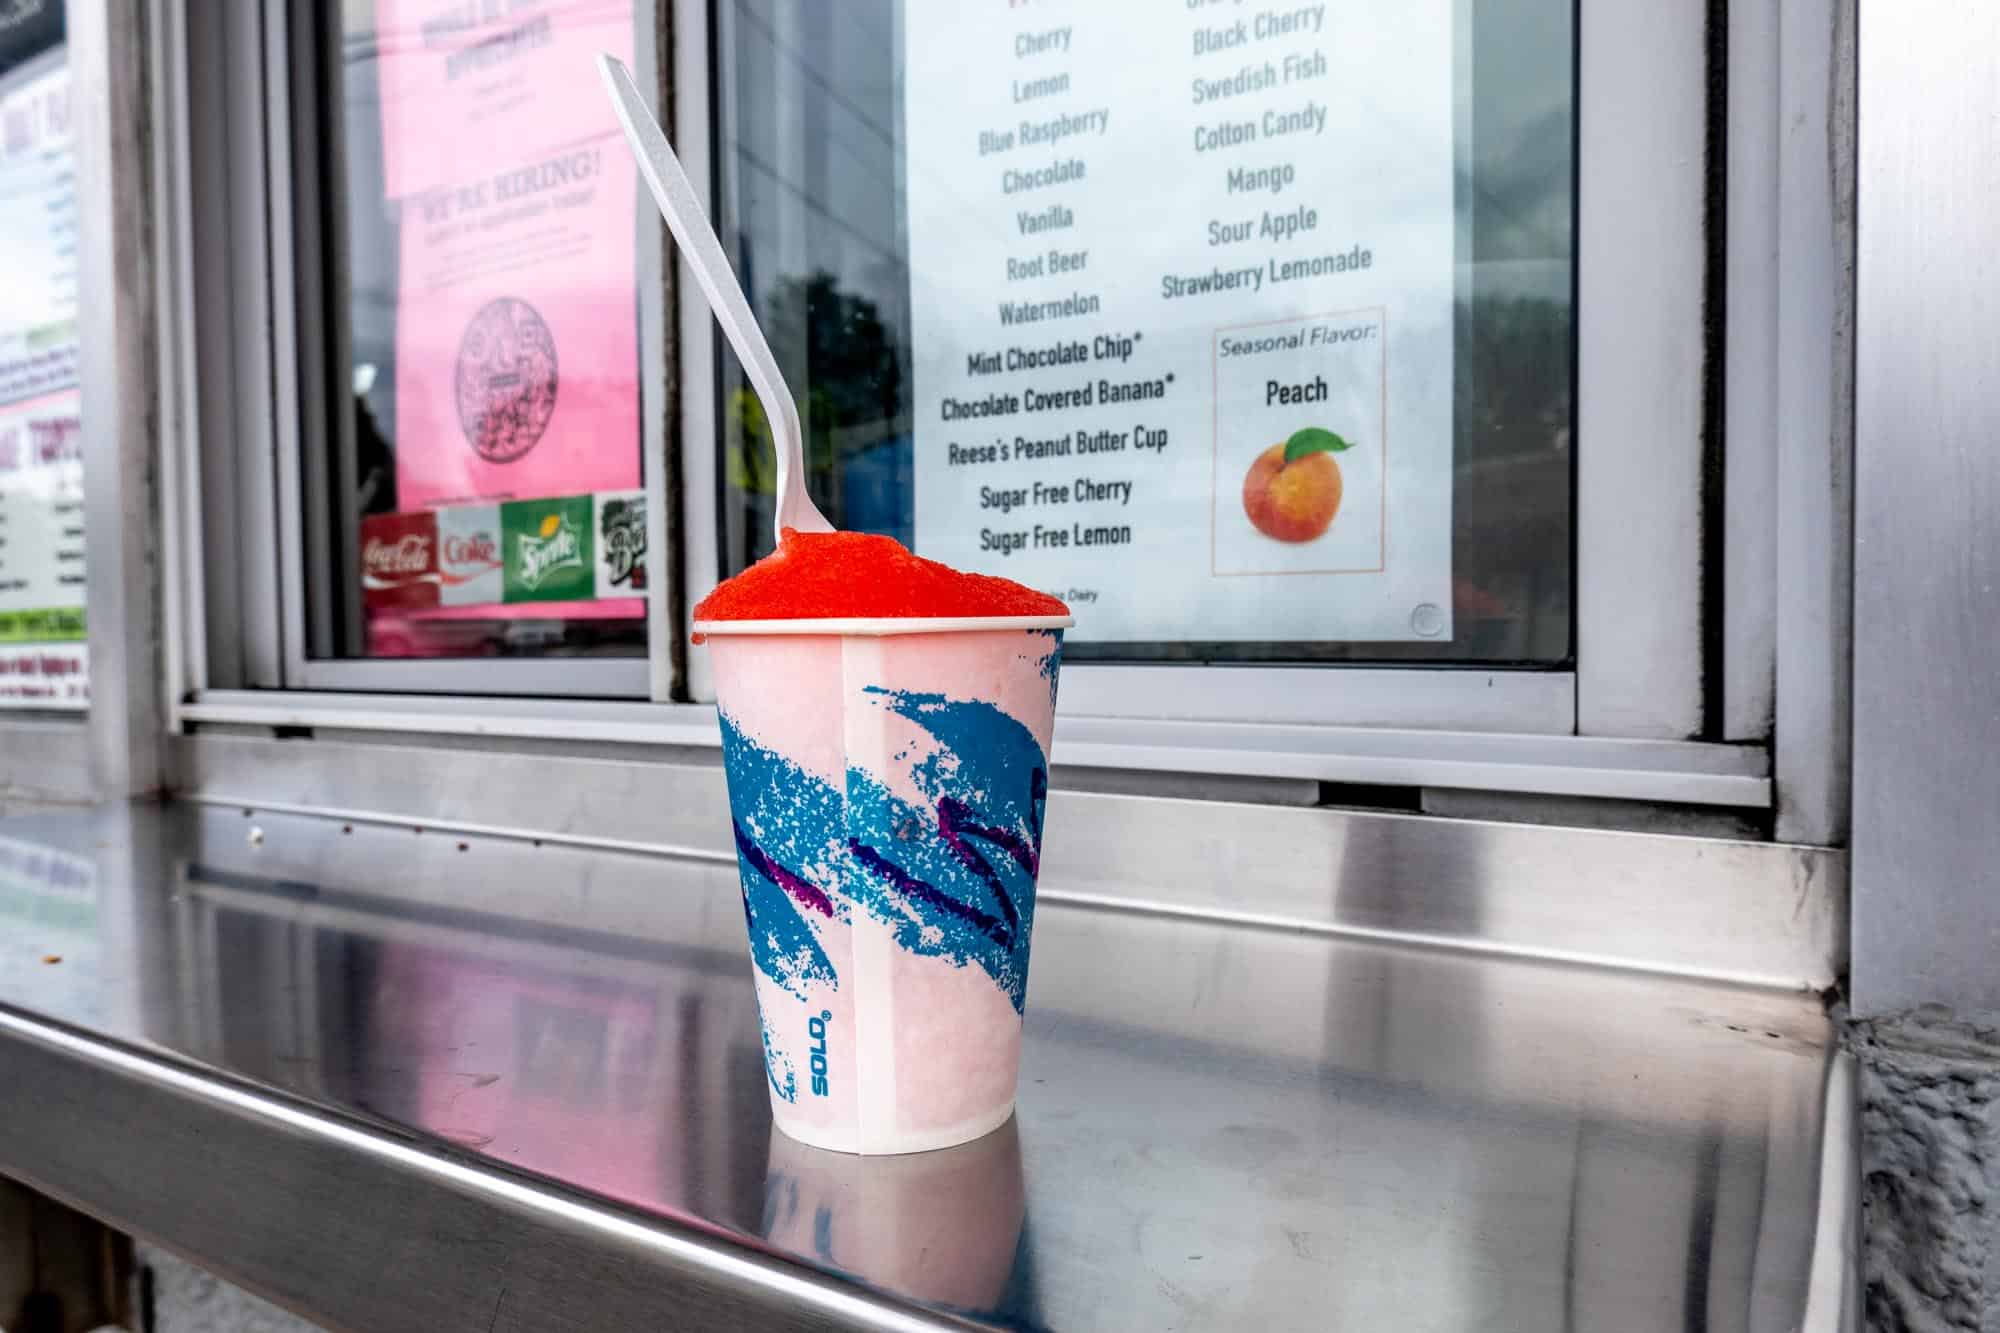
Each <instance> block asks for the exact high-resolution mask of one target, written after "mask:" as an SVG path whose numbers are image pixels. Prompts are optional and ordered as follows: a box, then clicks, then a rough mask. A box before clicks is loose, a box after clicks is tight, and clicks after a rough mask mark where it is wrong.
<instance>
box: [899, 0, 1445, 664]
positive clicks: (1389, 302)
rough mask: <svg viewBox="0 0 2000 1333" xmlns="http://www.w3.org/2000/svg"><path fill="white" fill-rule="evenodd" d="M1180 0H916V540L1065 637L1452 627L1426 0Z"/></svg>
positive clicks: (912, 53)
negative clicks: (1027, 599) (1063, 630)
mask: <svg viewBox="0 0 2000 1333" xmlns="http://www.w3.org/2000/svg"><path fill="white" fill-rule="evenodd" d="M1183 6H1184V7H1177V8H1168V9H1162V8H1161V7H1160V6H1159V5H1157V4H1142V3H1139V0H1114V2H1110V3H1099V4H1092V5H1089V6H1082V5H1076V4H1070V3H1063V2H1062V0H1047V2H1044V3H1038V2H1036V0H1028V2H1027V3H1018V4H1013V5H1002V4H998V3H983V4H979V5H972V6H958V5H947V4H943V3H918V4H912V5H911V6H909V8H908V11H907V15H906V23H905V68H906V79H907V90H908V91H907V102H906V106H907V111H906V124H905V134H906V141H907V144H908V150H907V151H908V173H907V180H908V184H907V200H908V209H909V238H910V270H911V307H912V329H911V341H912V345H913V348H914V351H913V362H914V372H915V393H914V398H915V403H914V408H915V418H916V430H915V437H916V438H915V480H916V515H915V518H916V523H915V540H916V546H917V549H918V550H919V551H920V552H921V553H922V554H924V555H927V556H930V557H933V558H936V559H941V560H945V561H948V562H950V563H952V564H956V565H960V566H962V567H968V568H973V569H978V570H982V571H986V572H991V573H999V574H1005V575H1007V576H1009V577H1012V578H1015V579H1018V580H1020V581H1022V582H1025V583H1029V584H1032V585H1034V586H1036V587H1040V588H1043V589H1046V590H1047V591H1050V592H1053V593H1055V594H1056V595H1058V596H1060V597H1063V598H1064V599H1065V600H1067V601H1069V602H1070V603H1071V605H1072V607H1073V609H1075V611H1076V612H1077V616H1078V629H1077V631H1076V636H1077V637H1078V638H1081V639H1085V640H1120V639H1123V640H1135V639H1136V640H1162V639H1165V640H1172V639H1204V640H1231V639H1234V640H1259V639H1266V640H1268V639H1290V640H1298V639H1314V638H1329V639H1403V638H1423V637H1432V636H1446V637H1448V636H1449V634H1450V599H1449V580H1450V522H1451V508H1450V505H1451V485H1450V482H1451V477H1450V466H1451V401H1452V395H1451V385H1452V364H1451V358H1452V340H1451V321H1452V302H1453V290H1454V251H1453V241H1454V216H1453V199H1452V150H1453V144H1452V133H1453V124H1452V116H1453V111H1452V106H1453V77H1454V75H1453V63H1452V62H1453V55H1452V51H1453V47H1452V34H1451V5H1450V3H1449V0H1420V2H1419V3H1391V2H1390V0H1373V2H1371V3H1364V4H1359V5H1349V6H1345V7H1342V8H1340V9H1338V10H1336V9H1335V8H1334V7H1333V6H1331V5H1329V4H1311V5H1261V6H1260V5H1256V4H1253V3H1239V2H1238V0H1183ZM1392 445H1393V447H1392ZM1280 575H1282V576H1287V577H1275V576H1280Z"/></svg>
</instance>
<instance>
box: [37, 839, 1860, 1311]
mask: <svg viewBox="0 0 2000 1333" xmlns="http://www.w3.org/2000/svg"><path fill="white" fill-rule="evenodd" d="M1039 917H1040V919H1039V921H1038V923H1037V929H1036V937H1037V938H1036V946H1035V956H1034V964H1033V976H1032V982H1031V987H1030V993H1029V1005H1028V1027H1027V1037H1026V1042H1025V1053H1024V1065H1023V1069H1022V1078H1021V1099H1020V1108H1019V1113H1018V1115H1017V1117H1016V1119H1015V1121H1013V1122H1012V1123H1011V1124H1010V1125H1009V1126H1007V1127H1006V1128H1004V1129H1003V1130H1002V1131H1000V1132H999V1133H997V1134H994V1135H991V1136H989V1137H988V1138H986V1139H984V1140H981V1141H979V1142H976V1143H973V1144H970V1145H967V1146H965V1147H962V1148H957V1149H950V1150H947V1151H944V1152H938V1153H930V1154H923V1155H919V1156H913V1157H904V1158H889V1159H857V1158H850V1157H843V1156H839V1155H836V1154H828V1153H822V1152H819V1151H816V1150H813V1149H810V1148H804V1147H800V1146H798V1145H795V1144H792V1143H791V1142H789V1141H788V1140H785V1139H784V1138H782V1137H781V1136H777V1135H775V1134H774V1133H773V1132H772V1130H771V1127H770V1116H769V1110H768V1104H767V1101H766V1093H765V1075H764V1069H763V1062H762V1058H761V1052H760V1048H759V1038H758V1026H757V1023H756V1018H755V1001H754V997H753V994H752V990H751V984H750V971H749V967H748V962H747V957H746V952H745V948H744V939H743V918H742V914H741V908H740V900H739V897H738V891H737V887H736V884H735V873H734V869H733V867H730V866H728V865H726V864H720V863H716V862H710V861H701V860H680V859H671V858H662V857H652V856H644V855H637V854H621V853H615V852H604V851H585V850H580V849H572V848H562V847H555V846H538V845H535V844H533V843H531V842H525V841H516V840H511V839H503V838H476V837H465V836H460V835H455V834H446V835H440V834H437V833H435V832H419V831H414V830H412V829H409V828H394V827H390V826H382V825H364V824H350V825H343V824H342V823H340V822H338V821H328V820H321V819H316V818H311V817H306V816H296V815H269V814H261V813H260V814H254V815H251V814H247V813H245V812H241V811H225V810H218V809H213V808H202V807H184V806H168V807H143V806H141V807H130V808H126V807H105V808H100V809H97V810H90V811H82V810H74V811H66V812H29V813H20V814H16V815H15V816H13V817H11V818H8V819H6V820H4V821H0V1172H5V1173H7V1174H11V1175H16V1176H19V1177H21V1178H23V1179H25V1180H26V1181H28V1183H30V1184H32V1185H34V1186H36V1187H37V1188H41V1189H44V1190H45V1191H47V1192H49V1193H52V1194H55V1195H58V1196H59V1197H64V1198H67V1199H69V1200H70V1201H72V1202H74V1203H76V1204H78V1205H79V1206H81V1207H83V1208H85V1209H86V1210H87V1211H92V1212H96V1213H98V1214H100V1215H102V1216H104V1217H106V1219H107V1220H109V1221H111V1222H113V1223H114V1224H117V1225H121V1226H125V1227H127V1228H129V1229H131V1230H133V1231H135V1232H137V1233H139V1234H143V1235H146V1236H148V1237H149V1238H152V1239H155V1240H157V1241H159V1242H161V1243H163V1244H166V1245H169V1246H171V1247H174V1248H176V1249H178V1250H180V1251H182V1252H183V1253H185V1254H187V1255H188V1256H189V1257H190V1258H193V1259H195V1260H196V1261H198V1262H200V1263H202V1264H204V1265H206V1266H208V1267H210V1268H212V1269H214V1270H216V1271H217V1272H219V1273H221V1274H223V1275H224V1276H228V1277H231V1278H233V1279H234V1280H236V1281H238V1282H241V1283H242V1284H243V1285H245V1286H248V1287H250V1288H251V1289H253V1290H256V1291H259V1292H260V1293H262V1294H264V1295H267V1296H270V1297H271V1298H273V1299H276V1300H278V1301H280V1302H281V1303H283V1304H286V1305H288V1306H291V1307H292V1308H294V1309H297V1310H299V1311H300V1312H301V1313H303V1314H306V1315H307V1316H309V1317H313V1318H316V1319H319V1320H321V1321H322V1322H326V1323H329V1324H332V1325H335V1326H341V1327H349V1328H359V1329H367V1330H369V1331H370V1333H375V1330H386V1329H401V1328H409V1329H426V1330H439V1329H457V1328H466V1329H480V1330H491V1329H503V1328H521V1329H527V1328H535V1329H543V1328H577V1329H585V1328H588V1329H612V1328H625V1327H654V1328H657V1327H689V1328H722V1327H739V1326H744V1327H748V1326H754V1327H759V1328H793V1327H797V1328H806V1327H857V1328H860V1327H900V1328H922V1327H937V1326H955V1325H957V1324H959V1323H961V1322H964V1321H971V1322H974V1323H980V1324H994V1325H1000V1326H1004V1327H1014V1328H1033V1329H1039V1328H1050V1329H1117V1330H1152V1329H1175V1330H1200V1329H1235V1328H1255V1329H1259V1330H1270V1331H1275V1330H1282V1329H1292V1328H1315V1329H1317V1328H1328V1327H1356V1328H1396V1329H1399V1330H1432V1329H1440V1330H1442V1329H1474V1328H1476V1329H1482V1330H1488V1329H1537V1330H1539V1329H1598V1328H1605V1329H1618V1330H1631V1331H1643V1330H1649V1329H1697V1328H1699V1329H1711V1330H1722V1329H1746V1330H1761V1329H1792V1328H1798V1327H1801V1326H1806V1327H1829V1328H1830V1327H1837V1326H1838V1321H1839V1318H1840V1317H1841V1313H1842V1312H1841V1311H1840V1310H1839V1309H1838V1306H1839V1301H1838V1300H1837V1299H1836V1300H1834V1301H1833V1302H1832V1303H1831V1305H1829V1303H1828V1301H1827V1299H1826V1295H1827V1293H1828V1292H1829V1291H1831V1292H1835V1293H1837V1292H1838V1290H1839V1289H1840V1287H1841V1286H1842V1285H1843V1284H1844V1283H1845V1281H1846V1276H1845V1263H1846V1258H1847V1256H1846V1255H1845V1254H1843V1253H1841V1252H1840V1251H1841V1250H1842V1249H1843V1248H1844V1246H1843V1244H1842V1243H1841V1241H1840V1239H1839V1237H1838V1226H1837V1225H1836V1226H1834V1227H1833V1228H1832V1229H1831V1231H1830V1230H1829V1226H1828V1224H1827V1223H1826V1222H1825V1221H1823V1220H1822V1219H1821V1215H1822V1213H1823V1212H1825V1211H1826V1209H1825V1205H1826V1202H1827V1201H1825V1200H1823V1199H1822V1198H1821V1193H1822V1191H1821V1185H1820V1180H1821V1174H1822V1171H1823V1169H1824V1168H1825V1166H1826V1162H1825V1161H1824V1160H1823V1149H1825V1148H1827V1147H1828V1143H1827V1141H1828V1140H1846V1139H1847V1138H1848V1137H1849V1135H1850V1132H1851V1131H1850V1130H1849V1129H1848V1128H1847V1122H1846V1116H1845V1114H1844V1112H1843V1108H1842V1106H1841V1104H1840V1103H1841V1100H1842V1097H1843V1096H1844V1093H1843V1092H1842V1091H1841V1089H1842V1087H1843V1086H1844V1085H1843V1083H1842V1080H1841V1079H1840V1078H1838V1077H1834V1078H1832V1079H1831V1080H1830V1072H1831V1073H1834V1074H1837V1073H1838V1071H1839V1064H1838V1059H1839V1058H1838V1057H1836V1056H1835V1055H1834V1054H1833V1036H1832V1032H1831V1030H1830V1026H1829V1022H1828V1020H1827V1018H1826V1017H1825V1016H1824V1014H1823V1012H1822V1010H1821V1006H1820V1004H1819V1001H1818V999H1817V998H1816V997H1813V996H1809V995H1804V994H1787V993H1783V992H1779V991H1765V990H1756V989H1750V988H1741V987H1731V986H1726V985H1720V984H1715V983H1707V982H1696V981H1682V980H1677V979H1672V978H1666V977H1661V976H1652V975H1643V974H1638V973H1626V972H1617V971H1609V970H1599V969H1592V968H1587V967H1582V966H1572V965H1564V964H1559V963H1551V962H1543V961H1526V960H1517V959H1508V958H1502V957H1497V956H1485V955H1481V954H1478V953H1473V952H1466V951H1447V950H1433V949H1424V948H1415V947H1406V946H1399V945H1394V944H1387V943H1382V942H1374V941H1356V940H1347V939H1342V938H1338V937H1334V936H1330V935H1326V934H1315V933H1308V932H1298V931H1283V930H1276V929H1264V928H1258V927H1253V926H1245V925H1236V924H1227V923H1212V922H1203V921H1197V920H1190V919H1185V918H1171V917H1165V916H1159V915H1151V914H1147V913H1143V912H1137V911H1125V910H1118V909H1113V908H1104V907H1083V906H1076V905H1069V904H1063V903H1058V902H1054V901H1051V902H1048V903H1045V904H1044V906H1043V908H1042V910H1041V912H1040V914H1039ZM58 960H59V961H58ZM1830 1082H1831V1085H1832V1086H1833V1088H1834V1089H1835V1091H1834V1093H1833V1098H1832V1101H1831V1102H1830V1101H1829V1092H1828V1089H1829V1085H1830ZM1830 1108H1831V1114H1830ZM1830 1149H1831V1153H1832V1157H1831V1158H1830V1159H1828V1160H1833V1161H1834V1162H1835V1163H1836V1167H1837V1166H1838V1162H1839V1161H1841V1160H1844V1158H1845V1155H1846V1154H1847V1153H1848V1152H1850V1151H1851V1146H1850V1145H1849V1144H1848V1143H1846V1142H1842V1141H1834V1142H1831V1144H1830ZM1816 1232H1819V1233H1829V1234H1825V1235H1823V1236H1822V1238H1821V1239H1820V1240H1819V1241H1818V1242H1817V1244H1816V1239H1815V1237H1816ZM1816 1263H1817V1265H1818V1268H1817V1269H1816V1268H1815V1264H1816ZM1830 1266H1831V1267H1830ZM1829 1274H1830V1275H1829ZM1809 1296H1810V1297H1811V1299H1809Z"/></svg>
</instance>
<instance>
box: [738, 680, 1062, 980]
mask: <svg viewBox="0 0 2000 1333" xmlns="http://www.w3.org/2000/svg"><path fill="white" fill-rule="evenodd" d="M863 697H864V699H865V700H866V701H868V702H870V703H873V704H875V705H876V706H879V707H882V708H886V709H888V710H890V711H891V712H893V713H896V714H897V715H899V716H901V717H904V718H907V719H909V720H910V721H912V722H914V723H916V724H917V725H918V726H919V727H921V728H923V729H924V730H925V731H926V732H928V733H929V734H930V736H931V737H932V738H933V739H934V740H935V741H936V742H937V745H938V748H937V749H936V750H935V751H934V752H932V753H930V754H928V755H926V756H925V757H923V758H922V759H920V760H918V761H917V762H916V763H915V764H914V765H912V767H911V769H910V776H911V780H912V782H913V783H914V785H915V787H916V788H917V790H918V791H919V792H920V793H921V794H922V796H923V798H924V799H923V801H922V802H921V803H912V802H910V801H906V800H904V799H902V798H901V797H899V796H897V795H895V794H894V793H892V792H891V791H890V790H889V788H888V787H887V785H885V784H884V783H883V782H882V781H881V780H880V779H879V778H877V777H875V776H874V775H872V774H870V773H868V772H867V771H866V770H864V769H861V768H857V767H850V768H849V769H848V770H847V783H846V785H847V790H846V791H845V792H844V793H843V792H840V791H838V790H836V789H835V788H834V786H833V785H832V784H830V783H827V782H824V781H822V780H820V779H819V778H816V777H814V776H812V775H811V774H809V773H806V772H805V771H804V770H803V769H801V768H800V767H799V766H798V765H797V764H794V763H792V762H791V761H790V760H788V759H785V758H784V757H783V756H782V755H779V754H776V753H775V752H773V751H771V750H769V749H766V748H765V747H763V746H761V745H759V744H757V743H756V742H755V741H753V740H751V739H749V738H748V737H747V736H745V735H744V734H743V733H742V732H741V731H740V730H739V729H738V728H737V727H736V725H735V724H734V723H733V722H732V721H731V720H730V718H729V716H728V715H727V714H724V715H723V717H722V738H723V762H724V765H725V767H726V769H727V772H728V778H729V789H730V803H731V805H732V807H733V809H734V812H735V835H736V848H737V867H738V870H739V872H740V873H741V876H742V880H743V895H744V914H745V917H746V919H747V921H748V924H749V931H750V953H751V959H752V961H753V962H754V963H755V965H756V967H757V969H758V971H760V972H762V973H763V974H764V975H765V976H766V977H768V978H770V980H771V981H773V982H774V983H776V984H777V985H778V986H779V987H781V988H783V989H784V990H785V991H787V992H788V993H790V994H792V995H794V996H797V997H798V998H800V999H805V998H806V987H807V984H808V983H810V982H820V983H823V984H826V985H829V986H835V987H837V986H838V985H839V979H838V977H837V975H836V972H835V968H834V967H833V965H832V962H831V960H830V959H829V958H828V957H827V955H826V953H825V950H824V949H823V948H821V946H820V944H819V940H818V936H817V934H816V933H815V931H814V929H813V927H812V926H811V925H810V924H809V923H808V919H807V918H808V917H809V916H811V915H818V916H821V917H824V918H826V919H828V920H845V919H847V913H848V912H849V911H850V910H854V909H858V910H862V911H866V912H868V913H869V914H870V915H871V916H873V917H874V918H876V919H877V920H879V921H882V922H884V923H886V924H888V925H889V926H891V927H892V928H893V932H894V937H895V940H896V943H897V944H898V946H899V947H901V948H903V949H906V950H908V951H909V952H911V953H913V954H918V955H921V956H924V957H930V958H942V959H944V960H946V961H948V962H951V963H953V964H954V965H956V966H960V967H965V966H975V967H978V968H980V969H981V970H982V971H984V972H985V973H986V974H987V975H988V976H989V977H991V978H992V979H993V981H994V984H995V985H997V986H999V987H1000V989H1001V990H1002V991H1003V992H1005V993H1006V995H1007V997H1008V999H1009V1001H1010V1002H1011V1003H1012V1004H1013V1006H1014V1009H1015V1011H1016V1012H1017V1013H1018V1012H1020V1011H1021V1010H1022V1008H1023V1006H1024V1005H1025V1003H1026V999H1027V987H1028V944H1029V937H1030V933H1031V931H1032V929H1033V926H1034V915H1035V877H1036V873H1037V872H1038V870H1039V869H1040V864H1041V847H1042V818H1043V813H1044V811H1045V809H1046V807H1047V803H1048V765H1047V760H1046V758H1045V757H1044V755H1043V753H1042V747H1041V746H1040V745H1039V744H1038V743H1037V742H1036V741H1035V738H1034V736H1033V734H1032V733H1030V732H1029V731H1028V729H1027V728H1026V727H1024V726H1022V725H1021V723H1020V722H1018V721H1016V720H1015V719H1014V718H1013V717H1011V716H1009V715H1008V714H1006V713H1004V712H1002V711H1001V710H1000V709H998V708H995V707H994V706H993V705H991V704H988V703H983V702H979V701H976V700H963V699H951V698H947V697H946V696H944V695H942V694H929V693H913V692H905V691H897V690H887V689H881V688H879V687H870V688H869V689H867V690H865V691H864V693H863ZM907 757H908V756H907V755H906V754H905V755H899V756H896V758H897V759H898V760H899V761H900V760H904V759H907ZM829 885H830V886H831V892H829V888H828V886H829Z"/></svg>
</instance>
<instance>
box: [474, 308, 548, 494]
mask: <svg viewBox="0 0 2000 1333" xmlns="http://www.w3.org/2000/svg"><path fill="white" fill-rule="evenodd" d="M555 410H556V343H555V338H554V337H553V336H552V335H551V334H550V333H549V326H548V324H547V323H546V322H545V321H544V320H543V319H542V317H541V315H540V314H539V313H537V312H536V310H535V308H534V307H533V306H531V305H529V304H528V303H527V302H526V301H523V300H520V299H519V298H517V297H512V296H503V297H501V298H499V299H498V300H496V301H489V302H487V303H486V305H484V306H482V307H481V308H480V311H479V313H478V314H476V315H474V316H473V317H472V322H471V323H470V324H468V325H466V326H465V337H464V338H463V339H462V340H460V342H459V345H458V424H459V427H460V428H461V429H462V430H464V431H465V439H466V442H467V443H468V444H470V445H471V446H472V449H473V452H474V453H477V454H478V455H479V456H480V457H481V458H483V459H485V460H486V461H487V462H489V463H511V462H513V461H514V460H516V459H517V458H520V457H521V456H522V455H524V454H526V453H527V452H528V451H529V450H530V449H532V448H534V447H535V445H536V444H537V443H539V442H540V440H541V438H542V432H543V431H545V430H547V429H548V426H549V418H550V417H551V416H553V415H554V414H555Z"/></svg>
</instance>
